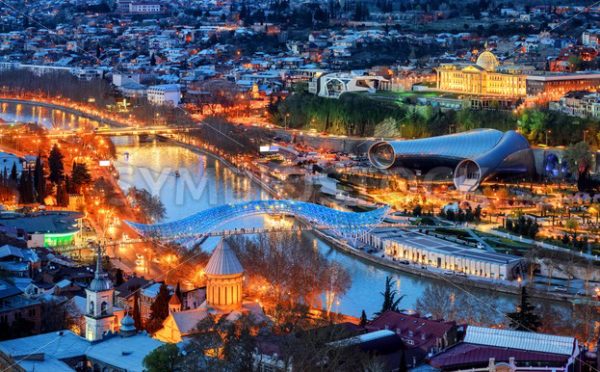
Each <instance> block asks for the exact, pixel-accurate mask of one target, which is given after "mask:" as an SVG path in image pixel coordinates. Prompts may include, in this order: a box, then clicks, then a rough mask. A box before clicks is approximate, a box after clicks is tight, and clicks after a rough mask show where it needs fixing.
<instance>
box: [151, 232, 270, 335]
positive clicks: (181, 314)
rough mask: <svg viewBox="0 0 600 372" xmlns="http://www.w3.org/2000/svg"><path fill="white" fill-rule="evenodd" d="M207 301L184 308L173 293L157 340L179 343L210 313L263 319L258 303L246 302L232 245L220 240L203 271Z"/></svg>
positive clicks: (219, 315) (233, 318)
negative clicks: (196, 305) (250, 315)
mask: <svg viewBox="0 0 600 372" xmlns="http://www.w3.org/2000/svg"><path fill="white" fill-rule="evenodd" d="M204 274H205V276H206V288H205V289H206V300H205V301H204V303H203V304H202V305H200V306H199V307H197V308H194V309H183V308H182V303H181V299H179V298H178V297H177V294H176V293H174V294H173V295H172V297H171V299H170V300H169V316H168V317H167V318H166V319H165V321H164V322H163V327H162V329H160V330H159V331H158V332H156V333H155V334H154V337H155V338H157V339H159V340H161V341H163V342H171V343H177V342H180V341H182V340H183V339H185V338H186V337H188V336H191V335H193V334H194V332H196V325H197V324H198V322H199V321H201V320H202V319H204V318H206V317H207V316H208V315H209V314H211V315H213V316H215V317H217V318H220V317H226V319H227V320H235V319H237V318H238V317H239V316H240V315H242V314H247V313H251V314H253V315H254V316H255V318H256V319H258V320H259V319H263V318H264V313H263V311H262V308H261V307H260V305H259V304H258V303H256V301H248V300H246V301H244V268H243V267H242V264H241V263H240V261H239V260H238V258H237V256H236V255H235V252H234V251H233V249H231V247H230V246H229V244H228V243H227V242H226V241H224V240H221V241H220V242H219V243H218V244H217V246H216V248H215V249H214V251H213V253H212V255H211V256H210V259H209V261H208V263H207V265H206V267H205V268H204Z"/></svg>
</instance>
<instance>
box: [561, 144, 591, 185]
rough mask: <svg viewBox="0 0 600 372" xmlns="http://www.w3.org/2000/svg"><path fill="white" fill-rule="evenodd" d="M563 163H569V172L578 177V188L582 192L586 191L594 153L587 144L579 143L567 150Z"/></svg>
mask: <svg viewBox="0 0 600 372" xmlns="http://www.w3.org/2000/svg"><path fill="white" fill-rule="evenodd" d="M563 161H565V162H566V163H567V166H568V167H569V171H570V172H571V174H573V175H575V174H576V175H577V186H578V188H579V189H580V190H582V189H585V187H586V185H584V184H583V183H585V182H586V181H587V176H588V173H589V170H590V168H591V165H592V151H591V149H590V145H588V144H587V142H583V141H582V142H579V143H576V144H575V145H571V146H569V147H567V148H566V150H565V152H564V154H563Z"/></svg>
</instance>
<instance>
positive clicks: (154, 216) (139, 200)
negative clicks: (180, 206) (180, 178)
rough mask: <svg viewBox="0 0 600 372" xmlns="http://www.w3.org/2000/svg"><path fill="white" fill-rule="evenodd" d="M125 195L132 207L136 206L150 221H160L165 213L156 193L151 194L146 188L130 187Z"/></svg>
mask: <svg viewBox="0 0 600 372" xmlns="http://www.w3.org/2000/svg"><path fill="white" fill-rule="evenodd" d="M127 196H128V197H129V198H130V199H131V201H132V206H133V207H138V208H139V209H140V211H141V213H142V215H144V216H145V217H146V218H147V219H148V220H149V221H150V222H156V221H160V220H162V219H163V218H165V216H166V215H167V210H166V209H165V206H164V204H163V203H162V201H161V200H160V197H159V196H158V195H152V194H150V192H148V190H145V189H138V188H136V187H135V186H133V187H130V188H129V190H128V191H127Z"/></svg>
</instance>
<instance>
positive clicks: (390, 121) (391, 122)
mask: <svg viewBox="0 0 600 372" xmlns="http://www.w3.org/2000/svg"><path fill="white" fill-rule="evenodd" d="M399 135H401V133H400V132H398V123H397V121H396V119H394V118H393V117H387V118H385V119H383V121H381V122H380V123H379V124H377V125H376V126H375V132H374V133H373V136H374V137H377V138H391V137H398V136H399Z"/></svg>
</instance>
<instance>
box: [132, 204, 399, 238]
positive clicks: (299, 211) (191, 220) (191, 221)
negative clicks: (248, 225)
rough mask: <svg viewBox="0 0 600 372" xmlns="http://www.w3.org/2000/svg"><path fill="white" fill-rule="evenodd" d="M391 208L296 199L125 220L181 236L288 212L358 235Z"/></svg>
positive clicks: (150, 232)
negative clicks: (352, 208) (345, 207)
mask: <svg viewBox="0 0 600 372" xmlns="http://www.w3.org/2000/svg"><path fill="white" fill-rule="evenodd" d="M388 210H389V207H387V206H385V207H382V208H378V209H375V210H372V211H369V212H362V213H356V212H342V211H337V210H335V209H331V208H328V207H325V206H322V205H318V204H313V203H307V202H301V201H294V200H256V201H250V202H245V203H238V204H224V205H221V206H218V207H215V208H211V209H206V210H204V211H201V212H198V213H196V214H193V215H191V216H189V217H186V218H183V219H181V220H177V221H172V222H166V223H158V224H153V225H146V224H140V223H135V222H130V221H125V223H127V224H128V225H129V226H131V227H132V228H133V229H135V230H136V231H137V232H139V233H140V234H141V235H144V236H148V237H161V238H168V239H177V238H183V237H186V236H198V235H202V234H208V233H210V232H213V231H214V230H215V229H216V228H217V227H219V226H220V225H223V224H225V223H227V222H229V221H232V220H235V219H237V218H241V217H246V216H252V215H257V214H269V215H282V214H286V215H292V216H295V217H297V218H299V219H301V220H304V221H305V222H308V223H309V224H311V225H313V226H316V227H319V228H325V229H334V230H336V231H339V232H343V231H346V232H348V233H350V234H351V235H358V234H361V233H365V232H367V231H368V230H370V229H371V228H372V227H374V226H375V225H377V224H380V223H381V221H382V220H383V218H384V217H385V215H386V214H387V212H388ZM344 235H345V234H344Z"/></svg>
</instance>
